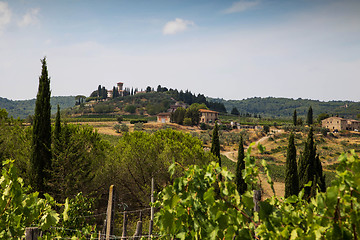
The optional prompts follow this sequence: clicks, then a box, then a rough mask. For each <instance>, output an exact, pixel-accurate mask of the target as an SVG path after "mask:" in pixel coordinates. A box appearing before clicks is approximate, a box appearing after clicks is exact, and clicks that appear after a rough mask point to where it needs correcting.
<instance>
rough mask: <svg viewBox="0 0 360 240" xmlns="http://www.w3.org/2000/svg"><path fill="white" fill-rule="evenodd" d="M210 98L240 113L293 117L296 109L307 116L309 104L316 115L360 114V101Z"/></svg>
mask: <svg viewBox="0 0 360 240" xmlns="http://www.w3.org/2000/svg"><path fill="white" fill-rule="evenodd" d="M209 100H211V101H214V102H219V103H223V104H224V105H225V107H226V109H227V111H228V112H231V110H232V108H233V107H236V108H237V109H238V110H239V112H240V113H251V114H257V115H258V114H260V115H261V116H267V117H292V115H293V113H294V110H295V109H296V112H297V115H298V116H305V115H306V114H307V111H308V109H309V106H311V107H312V109H313V112H314V115H318V114H320V113H327V114H329V115H330V116H332V115H338V116H342V117H344V118H356V117H357V115H358V114H360V102H352V101H319V100H311V99H301V98H298V99H292V98H276V97H266V98H261V97H253V98H248V99H243V100H224V99H220V98H209Z"/></svg>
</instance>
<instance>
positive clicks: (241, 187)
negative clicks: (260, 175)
mask: <svg viewBox="0 0 360 240" xmlns="http://www.w3.org/2000/svg"><path fill="white" fill-rule="evenodd" d="M244 158H245V153H244V141H243V137H242V136H240V142H239V151H238V159H237V164H236V176H235V177H236V179H235V181H236V187H237V190H238V192H239V194H240V195H242V194H244V193H245V192H246V190H247V185H246V183H245V180H244V178H243V177H242V170H244V169H245V161H244Z"/></svg>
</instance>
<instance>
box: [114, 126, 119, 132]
mask: <svg viewBox="0 0 360 240" xmlns="http://www.w3.org/2000/svg"><path fill="white" fill-rule="evenodd" d="M114 129H115V131H116V132H117V133H119V132H120V125H119V124H116V125H115V126H114Z"/></svg>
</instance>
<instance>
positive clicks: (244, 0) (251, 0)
mask: <svg viewBox="0 0 360 240" xmlns="http://www.w3.org/2000/svg"><path fill="white" fill-rule="evenodd" d="M259 3H260V1H259V0H240V1H238V2H234V3H233V4H232V6H231V7H230V8H227V9H225V10H224V11H223V12H224V13H237V12H244V11H246V10H248V9H251V8H253V7H255V6H257V5H259Z"/></svg>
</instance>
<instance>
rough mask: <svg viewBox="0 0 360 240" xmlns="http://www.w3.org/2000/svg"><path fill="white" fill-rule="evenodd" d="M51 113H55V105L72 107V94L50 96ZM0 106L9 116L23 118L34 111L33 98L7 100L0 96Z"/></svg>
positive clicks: (73, 102) (64, 107) (73, 100)
mask: <svg viewBox="0 0 360 240" xmlns="http://www.w3.org/2000/svg"><path fill="white" fill-rule="evenodd" d="M50 101H51V113H55V112H56V109H57V105H58V104H59V106H60V108H61V109H66V108H69V107H73V106H74V105H75V97H74V96H57V97H51V99H50ZM0 108H5V109H6V111H7V112H8V113H9V117H10V116H12V117H13V118H18V117H19V118H21V119H25V118H27V117H28V116H29V115H33V114H34V111H35V99H30V100H9V99H7V98H2V97H0Z"/></svg>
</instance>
